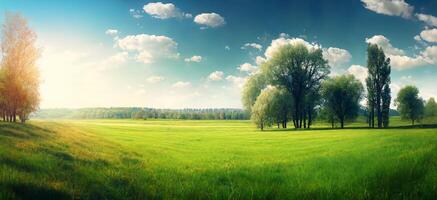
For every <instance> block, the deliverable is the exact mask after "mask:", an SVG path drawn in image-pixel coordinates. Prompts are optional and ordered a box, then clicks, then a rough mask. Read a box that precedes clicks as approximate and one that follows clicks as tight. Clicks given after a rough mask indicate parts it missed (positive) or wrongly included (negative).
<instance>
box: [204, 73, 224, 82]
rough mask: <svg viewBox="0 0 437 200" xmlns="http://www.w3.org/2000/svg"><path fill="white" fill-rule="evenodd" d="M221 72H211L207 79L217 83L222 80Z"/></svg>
mask: <svg viewBox="0 0 437 200" xmlns="http://www.w3.org/2000/svg"><path fill="white" fill-rule="evenodd" d="M223 75H224V74H223V72H222V71H215V72H212V73H211V74H210V75H209V76H208V79H209V80H212V81H219V80H222V79H223Z"/></svg>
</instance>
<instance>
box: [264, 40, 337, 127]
mask: <svg viewBox="0 0 437 200" xmlns="http://www.w3.org/2000/svg"><path fill="white" fill-rule="evenodd" d="M261 73H264V74H265V75H266V83H268V84H270V85H272V86H275V87H278V88H284V89H286V90H287V91H288V92H289V93H290V95H291V101H292V102H293V114H292V119H293V124H294V127H295V128H302V125H303V127H308V128H309V127H310V125H311V121H312V116H311V113H312V111H313V110H314V106H315V101H313V100H314V98H313V95H314V97H315V96H316V95H315V94H317V91H318V90H319V88H320V85H321V81H322V80H324V79H325V78H326V77H327V76H328V74H329V66H328V65H327V61H326V60H324V59H323V55H322V50H321V49H314V50H313V49H312V50H309V49H308V48H307V47H306V46H304V45H303V44H297V45H284V46H283V47H281V48H280V49H279V50H278V51H277V52H276V53H275V54H274V55H273V56H272V58H270V59H269V60H268V61H266V62H265V63H263V65H262V66H261ZM306 119H308V121H307V120H306ZM307 125H308V126H307Z"/></svg>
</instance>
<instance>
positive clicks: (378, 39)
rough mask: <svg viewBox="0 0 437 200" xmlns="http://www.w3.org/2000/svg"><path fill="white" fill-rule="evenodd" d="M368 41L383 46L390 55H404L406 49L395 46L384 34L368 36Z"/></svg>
mask: <svg viewBox="0 0 437 200" xmlns="http://www.w3.org/2000/svg"><path fill="white" fill-rule="evenodd" d="M366 43H369V44H376V45H378V46H379V47H381V48H382V49H383V50H384V52H385V53H386V54H390V55H404V51H402V50H401V49H398V48H395V47H393V46H392V45H391V43H390V40H389V39H387V38H386V37H385V36H383V35H375V36H373V37H371V38H366Z"/></svg>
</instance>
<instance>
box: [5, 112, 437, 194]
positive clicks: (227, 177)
mask: <svg viewBox="0 0 437 200" xmlns="http://www.w3.org/2000/svg"><path fill="white" fill-rule="evenodd" d="M394 121H395V122H393V123H396V125H400V124H401V122H399V120H394ZM406 123H408V122H406ZM361 125H363V124H361ZM353 126H360V124H354V125H353ZM0 199H437V128H432V127H426V128H408V127H399V128H391V129H384V130H378V129H372V130H370V129H365V128H351V129H345V130H338V129H337V130H331V129H326V130H325V129H323V128H322V127H318V128H316V129H314V130H304V131H294V130H289V131H279V130H277V129H271V130H269V131H264V132H261V131H258V130H257V129H255V127H254V126H253V125H252V124H251V123H250V122H249V121H165V120H162V121H152V120H83V121H31V122H30V123H29V124H25V125H22V124H6V123H0Z"/></svg>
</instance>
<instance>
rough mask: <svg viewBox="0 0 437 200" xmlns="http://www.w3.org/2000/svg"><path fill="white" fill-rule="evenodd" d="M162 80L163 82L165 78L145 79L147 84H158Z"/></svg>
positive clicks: (152, 77)
mask: <svg viewBox="0 0 437 200" xmlns="http://www.w3.org/2000/svg"><path fill="white" fill-rule="evenodd" d="M163 80H165V78H164V77H162V76H150V77H149V78H147V79H146V81H147V82H148V83H159V82H161V81H163Z"/></svg>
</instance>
